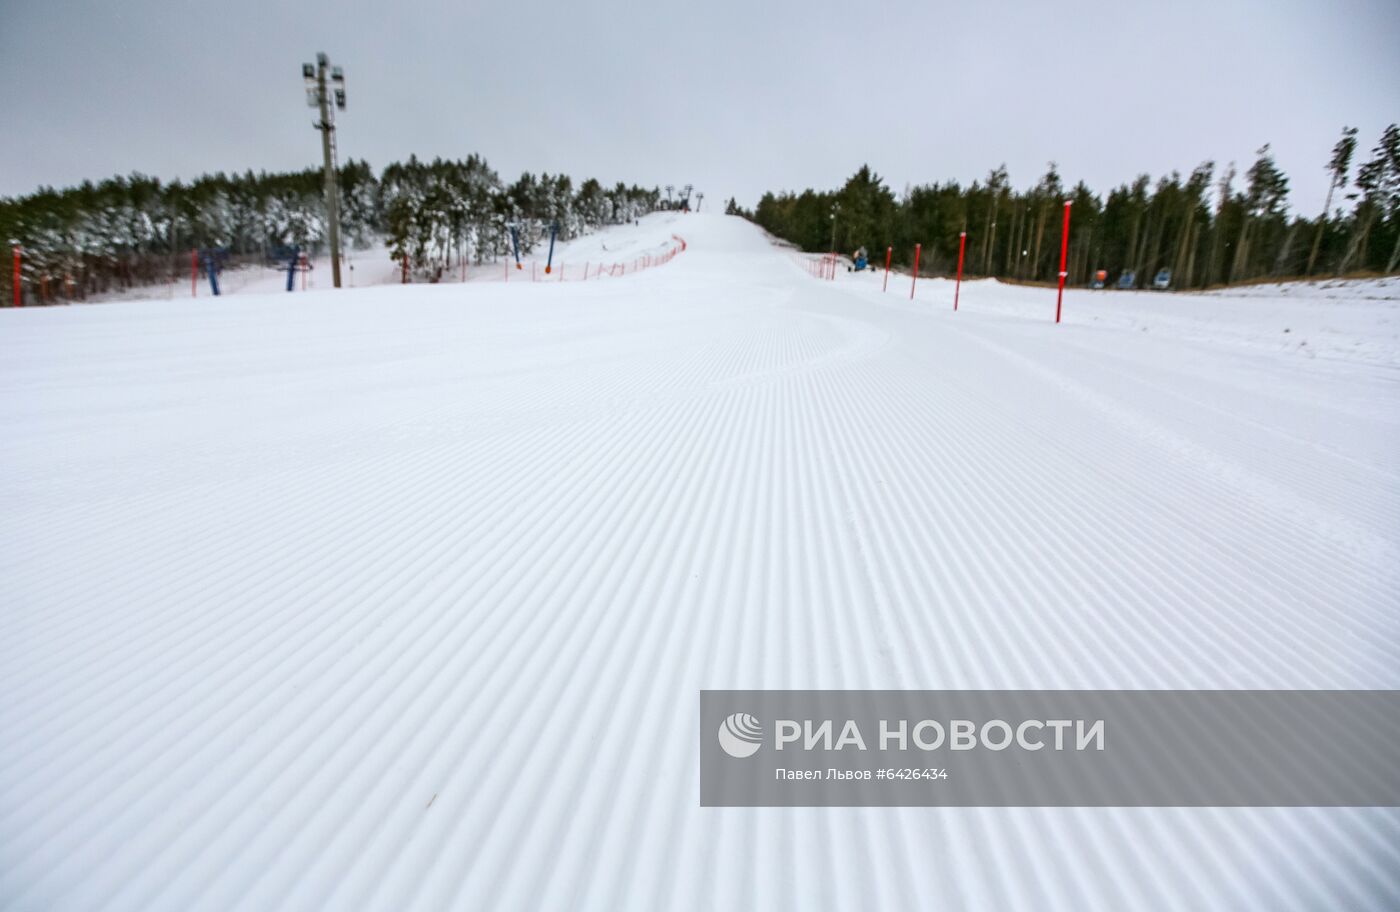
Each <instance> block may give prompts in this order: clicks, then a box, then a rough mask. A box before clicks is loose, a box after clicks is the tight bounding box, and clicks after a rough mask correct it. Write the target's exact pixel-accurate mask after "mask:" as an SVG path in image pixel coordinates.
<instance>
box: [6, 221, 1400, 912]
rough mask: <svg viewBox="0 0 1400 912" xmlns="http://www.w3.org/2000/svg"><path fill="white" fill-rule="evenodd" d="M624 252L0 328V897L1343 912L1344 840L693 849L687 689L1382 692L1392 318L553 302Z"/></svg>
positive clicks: (1385, 291) (703, 273)
mask: <svg viewBox="0 0 1400 912" xmlns="http://www.w3.org/2000/svg"><path fill="white" fill-rule="evenodd" d="M673 231H674V232H675V233H677V234H680V235H682V236H684V237H685V238H686V240H687V241H688V249H687V251H686V252H685V253H683V254H681V255H679V256H677V257H676V258H675V259H674V260H672V261H671V262H669V263H667V264H666V265H665V266H663V267H659V268H654V269H649V270H646V271H644V272H641V273H640V274H636V275H630V274H629V275H628V276H626V277H625V278H617V279H614V280H609V281H605V282H595V281H588V282H583V281H578V282H575V281H571V280H570V281H565V282H562V283H560V282H550V283H533V282H525V281H514V280H512V281H510V282H509V283H506V282H501V281H484V280H483V281H479V282H470V281H469V282H468V283H467V284H466V285H462V284H459V283H451V284H442V285H411V286H401V285H396V284H381V285H378V286H377V287H363V285H368V284H371V283H370V282H369V281H365V282H363V283H361V284H360V287H356V288H354V289H346V290H342V291H340V292H334V291H327V290H325V289H324V287H323V286H322V287H321V288H320V289H319V290H312V291H309V292H306V293H301V292H297V293H294V294H291V295H288V294H285V293H280V292H274V291H272V290H271V289H269V293H267V294H256V293H253V291H254V289H252V288H251V287H245V288H243V289H240V290H239V293H237V294H231V295H229V296H227V297H223V298H220V299H212V298H201V299H200V300H198V301H195V302H191V301H190V300H188V298H184V299H182V298H180V297H179V296H176V297H173V298H172V299H169V300H148V301H139V302H125V303H120V304H112V305H108V306H100V307H68V308H60V307H55V308H45V309H25V310H20V311H14V310H5V311H0V339H3V340H4V341H3V349H4V355H3V357H0V429H3V434H0V454H3V455H0V502H3V503H4V504H5V509H4V510H3V511H0V627H3V630H4V635H3V636H0V693H3V694H4V695H5V698H4V699H3V700H0V745H4V749H3V750H0V906H4V907H6V908H11V907H12V908H17V909H50V908H54V909H98V908H111V909H131V910H137V909H142V910H145V909H170V910H183V909H190V908H195V907H199V908H215V909H223V908H248V909H273V908H297V909H310V908H327V909H353V908H373V909H406V908H418V909H437V908H463V909H494V908H542V909H573V908H588V909H600V910H612V909H619V908H636V909H667V908H740V909H742V908H759V909H773V908H795V909H837V908H842V909H849V908H890V909H896V908H898V909H914V908H976V909H989V910H990V909H997V910H1001V909H1009V908H1017V909H1065V910H1068V909H1104V910H1117V909H1137V908H1179V909H1191V910H1201V909H1220V910H1236V909H1242V908H1269V909H1325V908H1333V909H1337V908H1349V909H1363V908H1375V909H1381V908H1386V907H1390V908H1394V903H1395V900H1396V897H1398V896H1400V850H1397V848H1396V847H1397V846H1400V812H1397V811H1396V810H1395V809H1330V810H1329V809H1239V810H1228V809H1160V808H1159V809H1152V808H1149V809H1113V808H1108V809H1022V808H1008V809H921V808H902V809H879V808H846V809H840V808H827V809H818V808H812V809H779V808H758V809H744V808H701V807H700V806H699V803H698V757H697V755H696V744H695V728H696V719H697V717H696V715H695V714H696V712H697V696H698V691H699V690H700V689H701V688H739V687H771V688H1395V687H1400V656H1397V644H1400V609H1397V606H1400V463H1397V459H1396V454H1397V453H1400V384H1397V379H1398V378H1400V373H1397V371H1400V341H1397V332H1400V329H1397V326H1398V325H1400V324H1397V320H1396V318H1397V310H1400V301H1398V300H1397V298H1396V296H1395V294H1394V286H1393V285H1385V286H1383V287H1382V286H1377V287H1382V291H1381V292H1380V293H1376V294H1371V293H1370V292H1367V293H1365V294H1354V295H1352V294H1348V295H1342V296H1336V295H1331V296H1329V295H1325V294H1320V295H1308V294H1305V293H1302V292H1301V291H1299V290H1295V289H1292V288H1290V289H1276V290H1275V291H1274V292H1270V291H1269V290H1267V289H1260V290H1257V291H1252V292H1250V293H1249V294H1242V295H1237V296H1222V295H1213V296H1189V295H1153V294H1149V293H1126V294H1116V293H1093V292H1087V291H1073V292H1070V293H1068V294H1067V295H1066V298H1065V320H1066V322H1065V323H1064V324H1063V325H1061V326H1058V327H1057V326H1056V325H1055V324H1054V323H1053V322H1052V320H1053V313H1054V306H1055V301H1054V291H1053V290H1050V291H1047V290H1045V289H1043V288H1025V287H1013V286H1006V285H1001V284H998V283H995V282H990V281H988V282H970V283H965V284H964V285H963V288H962V291H961V301H960V312H958V313H956V314H954V313H953V312H952V286H951V283H949V282H943V281H920V282H919V284H918V290H917V296H916V298H915V300H913V301H910V300H909V297H908V292H909V287H908V282H909V279H908V277H907V276H905V277H891V280H890V288H889V291H888V292H882V291H881V279H880V277H879V276H872V275H869V274H848V273H844V272H843V273H840V274H838V275H837V277H836V279H835V280H834V281H820V280H817V279H815V278H813V277H812V276H810V275H809V274H808V273H807V272H806V271H805V270H803V269H802V268H801V267H800V266H798V265H796V264H794V262H793V259H792V257H791V255H790V254H789V252H787V251H784V250H781V249H778V248H775V247H773V246H772V245H770V244H768V243H767V242H766V241H765V240H764V239H763V237H762V236H761V234H760V232H759V231H758V230H757V229H756V228H754V227H753V226H751V225H749V224H748V223H746V222H743V221H741V220H738V219H731V218H725V217H722V216H717V215H713V216H712V215H686V216H679V215H668V216H655V217H652V218H649V219H645V220H643V222H642V225H641V226H631V227H630V228H629V227H624V228H621V229H616V230H614V231H611V232H604V233H600V234H598V235H595V236H590V237H585V238H582V239H580V240H578V241H576V242H575V243H574V244H571V245H566V246H565V247H563V249H561V250H560V251H559V252H558V253H557V254H556V257H557V258H558V259H559V260H561V261H562V262H564V263H565V265H566V266H567V265H575V264H578V263H580V262H582V261H594V262H597V261H600V260H603V259H606V258H617V257H635V256H638V255H641V254H643V253H646V252H647V251H648V250H651V249H652V248H653V247H657V245H660V246H661V247H664V246H665V245H666V244H667V243H668V242H669V240H670V235H671V233H672V232H673ZM604 245H606V247H607V249H606V250H604V249H603V246H604ZM376 268H377V267H376ZM387 268H388V269H390V270H392V268H393V266H392V264H388V266H387ZM527 268H528V267H527ZM356 274H357V278H358V277H359V276H362V275H366V274H367V273H361V272H359V270H358V267H357V273H356ZM322 275H324V273H323V272H321V271H319V270H318V272H317V276H318V278H319V277H320V276H322ZM384 281H386V282H389V281H392V276H391V275H390V276H387V277H386V278H385V280H384ZM273 287H274V288H275V287H276V286H275V285H274V286H273ZM186 292H188V288H186Z"/></svg>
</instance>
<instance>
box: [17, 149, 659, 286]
mask: <svg viewBox="0 0 1400 912" xmlns="http://www.w3.org/2000/svg"><path fill="white" fill-rule="evenodd" d="M337 181H338V186H339V193H340V215H341V235H342V238H343V241H342V243H343V244H345V245H347V246H349V247H361V248H363V247H366V246H369V245H371V244H373V243H375V242H377V241H381V240H382V241H383V242H384V243H386V244H387V245H388V247H389V251H390V255H391V256H393V257H394V258H395V259H396V260H398V259H401V258H403V257H405V256H406V257H408V259H409V263H410V265H411V267H412V268H413V270H414V272H415V273H417V274H418V275H420V276H423V277H426V278H429V279H433V278H437V277H439V276H440V275H441V274H442V273H443V271H444V270H445V269H446V268H448V266H449V265H450V264H451V263H453V262H454V261H455V262H460V261H461V260H462V259H463V258H471V259H473V260H474V261H475V262H477V263H481V262H483V261H484V260H486V259H487V258H494V257H499V256H502V255H505V254H507V253H509V252H510V250H511V238H510V233H509V227H510V226H514V227H515V228H516V232H517V235H518V237H519V243H520V246H521V252H522V253H528V252H530V251H532V250H533V249H534V248H535V247H536V246H537V245H538V244H539V243H541V241H543V240H544V239H546V238H547V237H548V232H549V227H550V226H551V225H553V224H556V223H557V224H558V226H559V236H560V237H561V239H565V240H567V239H569V238H571V237H574V236H576V235H578V234H581V233H583V232H585V231H589V230H592V229H594V228H597V227H599V226H601V225H606V224H614V223H621V222H627V221H631V220H632V219H635V218H637V217H638V216H640V215H641V214H643V213H646V212H650V211H652V210H653V209H655V208H656V207H657V204H658V201H659V199H660V191H659V190H658V189H655V188H653V189H649V190H648V189H644V188H642V187H639V186H635V185H633V186H631V187H628V186H626V185H624V184H621V183H619V184H617V185H615V186H614V187H612V188H605V187H603V186H602V185H601V184H600V183H599V182H598V181H596V180H592V179H590V180H586V181H584V182H583V183H582V184H581V185H580V186H579V188H578V189H577V191H576V190H575V189H574V186H573V182H572V181H571V180H570V178H568V177H566V176H564V175H549V174H541V175H538V176H536V175H532V174H530V173H525V174H522V175H521V176H520V179H519V180H517V181H515V182H514V183H512V184H509V185H507V184H505V183H504V182H503V181H502V180H501V179H500V177H499V176H497V174H496V172H495V171H493V170H492V169H491V168H490V167H489V166H488V165H487V163H486V161H485V160H484V159H482V158H481V157H479V156H476V155H470V156H468V157H467V158H466V159H465V160H460V161H453V160H445V159H434V160H433V161H431V162H425V161H420V160H418V159H417V158H416V157H410V158H409V159H408V161H406V162H396V163H394V164H391V165H389V166H388V167H386V168H385V169H384V170H383V172H381V173H380V174H379V175H376V174H375V173H374V171H373V170H372V169H371V168H370V166H369V164H368V163H367V162H364V161H356V160H353V159H352V160H350V161H348V162H346V163H345V164H344V165H343V166H341V167H340V168H339V169H338V172H337ZM0 241H5V242H7V243H8V244H10V245H13V244H16V243H17V244H18V245H19V246H20V247H21V249H22V251H23V256H22V270H23V275H22V278H21V282H22V285H23V288H24V294H25V298H26V303H49V302H53V301H61V300H65V299H67V300H81V299H83V298H85V297H87V296H89V295H93V294H99V293H103V292H107V291H111V290H114V289H122V288H130V287H133V286H137V285H149V284H155V283H158V282H164V281H170V280H171V279H172V278H174V277H178V276H180V275H187V274H188V270H189V260H190V256H189V254H190V250H191V249H195V248H197V249H200V250H211V249H215V250H218V251H220V253H221V255H223V256H225V257H227V258H228V259H230V260H232V261H233V262H236V263H240V262H241V263H247V262H255V261H263V260H278V259H285V258H286V257H287V256H288V255H289V251H291V250H294V249H297V248H300V250H301V251H302V252H306V253H308V254H312V255H314V254H317V253H320V252H322V251H323V250H324V248H325V246H326V243H327V241H326V209H325V197H324V180H323V175H322V172H321V170H320V169H307V170H304V171H294V172H285V173H266V172H261V173H257V174H255V173H253V172H252V171H247V172H245V173H243V174H224V173H222V172H220V173H216V174H210V175H203V176H201V177H198V178H196V179H194V180H192V181H189V182H183V181H178V180H176V181H171V182H168V183H167V182H162V181H160V180H159V179H157V178H154V177H147V176H145V175H141V174H133V175H131V176H129V177H121V176H117V177H112V178H109V179H107V180H103V181H99V182H97V183H93V182H91V181H85V182H84V183H83V184H81V185H80V186H77V187H68V188H65V189H61V190H58V189H54V188H52V187H42V188H40V189H39V190H37V191H36V192H34V193H31V194H29V195H27V196H21V197H17V198H0ZM12 275H13V272H12V270H11V269H10V268H9V264H6V268H5V269H4V270H0V304H3V305H8V304H9V303H10V302H11V301H13V278H12Z"/></svg>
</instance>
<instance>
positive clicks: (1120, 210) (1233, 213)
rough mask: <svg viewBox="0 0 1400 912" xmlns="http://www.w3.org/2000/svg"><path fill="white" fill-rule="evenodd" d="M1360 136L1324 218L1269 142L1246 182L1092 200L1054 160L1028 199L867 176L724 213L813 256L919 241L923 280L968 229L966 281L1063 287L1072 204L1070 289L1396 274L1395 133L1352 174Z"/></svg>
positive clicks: (1346, 151) (1008, 189)
mask: <svg viewBox="0 0 1400 912" xmlns="http://www.w3.org/2000/svg"><path fill="white" fill-rule="evenodd" d="M1356 153H1357V131H1356V129H1354V128H1351V127H1348V128H1345V129H1344V130H1343V131H1342V135H1341V138H1340V139H1339V140H1338V141H1337V143H1336V145H1335V146H1334V147H1333V150H1332V155H1331V158H1330V159H1329V161H1328V162H1327V164H1326V168H1327V172H1328V174H1329V175H1330V182H1329V185H1328V186H1329V189H1328V193H1327V200H1326V203H1325V204H1324V207H1323V211H1322V212H1321V213H1319V214H1318V215H1317V216H1316V217H1312V218H1309V217H1307V216H1304V215H1300V214H1290V213H1289V212H1288V208H1287V200H1288V178H1287V176H1286V175H1285V174H1284V173H1283V172H1282V171H1280V170H1279V168H1278V166H1277V164H1276V163H1275V160H1274V157H1273V154H1272V153H1271V151H1270V149H1269V147H1268V146H1267V145H1266V146H1264V147H1263V148H1261V149H1259V150H1258V153H1257V156H1258V157H1257V158H1256V160H1255V162H1254V164H1253V165H1252V166H1250V168H1249V169H1248V170H1247V171H1246V172H1245V173H1244V174H1243V175H1240V174H1238V173H1237V170H1236V168H1235V166H1234V165H1233V164H1231V165H1229V166H1227V167H1226V168H1224V169H1222V170H1219V171H1217V169H1216V166H1215V164H1214V163H1213V162H1209V161H1207V162H1203V163H1202V164H1200V165H1198V166H1197V167H1196V168H1194V169H1192V171H1191V172H1190V173H1189V174H1185V175H1183V174H1181V173H1179V172H1175V171H1174V172H1172V173H1171V174H1170V175H1167V176H1165V177H1161V178H1158V179H1157V180H1156V181H1155V182H1154V181H1153V180H1152V178H1151V177H1149V176H1148V175H1146V174H1144V175H1141V176H1139V177H1138V178H1137V179H1136V180H1134V181H1133V182H1132V183H1130V184H1124V185H1122V186H1119V187H1116V188H1114V189H1113V190H1111V191H1110V192H1109V193H1108V195H1107V197H1101V196H1099V195H1097V194H1095V193H1094V192H1093V191H1092V190H1090V188H1089V187H1087V186H1086V185H1085V184H1084V183H1083V182H1082V181H1081V182H1079V183H1077V184H1075V185H1074V186H1073V187H1068V188H1067V187H1066V186H1065V185H1064V183H1063V181H1062V179H1061V177H1060V175H1059V172H1058V171H1057V169H1056V166H1055V164H1054V163H1053V162H1052V163H1050V166H1049V169H1048V170H1047V171H1046V173H1045V175H1044V176H1043V177H1041V178H1040V180H1039V181H1037V182H1036V184H1035V185H1034V186H1032V187H1030V188H1028V189H1024V190H1017V189H1016V188H1015V187H1013V186H1012V184H1011V180H1010V176H1009V175H1008V174H1007V171H1006V167H1005V166H1002V167H999V168H996V169H994V170H993V171H991V172H990V173H989V174H988V175H987V177H986V179H985V180H980V181H974V182H973V183H972V184H971V185H969V186H967V187H962V186H960V185H959V184H957V183H956V182H949V183H941V184H940V183H935V184H923V185H919V186H913V187H908V188H906V189H905V191H904V193H903V195H902V196H901V197H899V198H896V197H895V195H894V194H893V193H892V192H891V191H890V189H889V188H888V187H887V186H885V183H884V182H883V181H882V180H881V178H880V177H879V175H877V174H875V173H874V172H873V171H871V170H870V168H869V167H868V166H863V167H861V169H860V170H859V171H857V172H856V173H855V174H854V175H853V176H852V177H851V178H850V179H849V180H847V181H846V183H845V185H844V186H843V187H842V188H841V189H840V190H837V191H834V192H833V191H827V192H819V191H814V190H804V191H802V192H801V193H792V192H784V193H779V194H774V193H765V194H764V195H763V197H762V198H761V199H760V200H759V202H758V205H757V206H756V207H755V209H754V210H753V211H752V212H744V211H743V210H742V209H741V208H740V207H739V206H737V204H735V202H734V201H733V200H731V201H730V203H729V206H728V207H727V211H730V212H732V213H739V214H743V215H746V216H748V217H749V218H751V219H753V220H754V221H755V222H757V223H758V224H759V225H761V226H762V227H763V228H764V229H766V230H767V231H768V232H770V233H771V234H773V235H776V236H777V237H779V238H782V239H784V240H787V241H790V242H792V243H793V244H795V245H797V246H798V247H800V248H801V249H803V250H806V251H813V252H817V251H829V250H833V249H834V250H837V251H844V252H847V253H849V252H851V251H852V250H854V249H855V248H857V247H861V246H864V247H866V248H867V249H868V250H869V251H870V254H871V258H872V260H875V261H877V262H878V261H882V260H883V258H884V253H885V248H886V247H892V248H893V261H894V262H895V263H897V264H899V265H901V266H908V265H910V261H911V259H912V257H913V250H914V245H915V244H916V243H917V244H922V252H921V255H920V270H919V271H920V272H921V273H924V272H927V273H930V274H947V273H950V272H952V271H953V270H954V269H956V266H957V258H958V246H959V234H960V233H961V232H963V231H966V232H967V250H966V254H965V256H966V259H965V262H964V267H963V269H964V272H965V273H967V274H971V275H980V276H994V277H997V278H1002V279H1010V280H1015V281H1027V282H1051V281H1054V280H1055V279H1056V278H1057V277H1058V273H1059V258H1060V240H1061V235H1062V231H1063V206H1064V203H1065V201H1066V200H1069V201H1072V203H1073V205H1072V207H1071V224H1070V242H1069V255H1068V262H1067V264H1066V270H1067V272H1068V274H1069V275H1068V278H1067V281H1068V282H1069V283H1070V284H1079V285H1086V284H1089V283H1090V281H1091V279H1092V278H1093V276H1094V274H1095V273H1096V272H1097V271H1099V270H1104V271H1105V272H1106V273H1107V274H1108V276H1109V279H1108V281H1109V283H1110V284H1112V283H1114V282H1116V281H1117V280H1118V278H1119V277H1120V276H1122V275H1123V274H1124V273H1128V272H1131V273H1133V274H1134V275H1135V277H1136V278H1135V282H1134V285H1135V287H1144V286H1146V285H1147V284H1149V283H1150V282H1151V280H1152V278H1153V276H1155V275H1156V274H1157V272H1158V271H1159V270H1162V269H1168V270H1170V271H1171V275H1172V279H1171V285H1172V287H1176V288H1205V287H1209V286H1215V285H1225V284H1231V283H1238V282H1249V281H1254V280H1260V279H1269V278H1277V279H1282V278H1296V277H1307V276H1317V275H1343V274H1366V273H1377V272H1383V273H1390V272H1395V271H1396V268H1397V266H1400V126H1397V125H1394V124H1392V125H1391V126H1389V127H1387V128H1386V130H1385V131H1384V132H1383V133H1382V135H1381V137H1380V139H1379V141H1378V142H1377V143H1376V145H1375V146H1374V147H1373V148H1372V150H1371V152H1370V153H1369V156H1368V157H1367V158H1366V161H1364V162H1363V163H1361V164H1360V165H1359V166H1357V167H1355V168H1353V165H1354V164H1355V159H1356Z"/></svg>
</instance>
